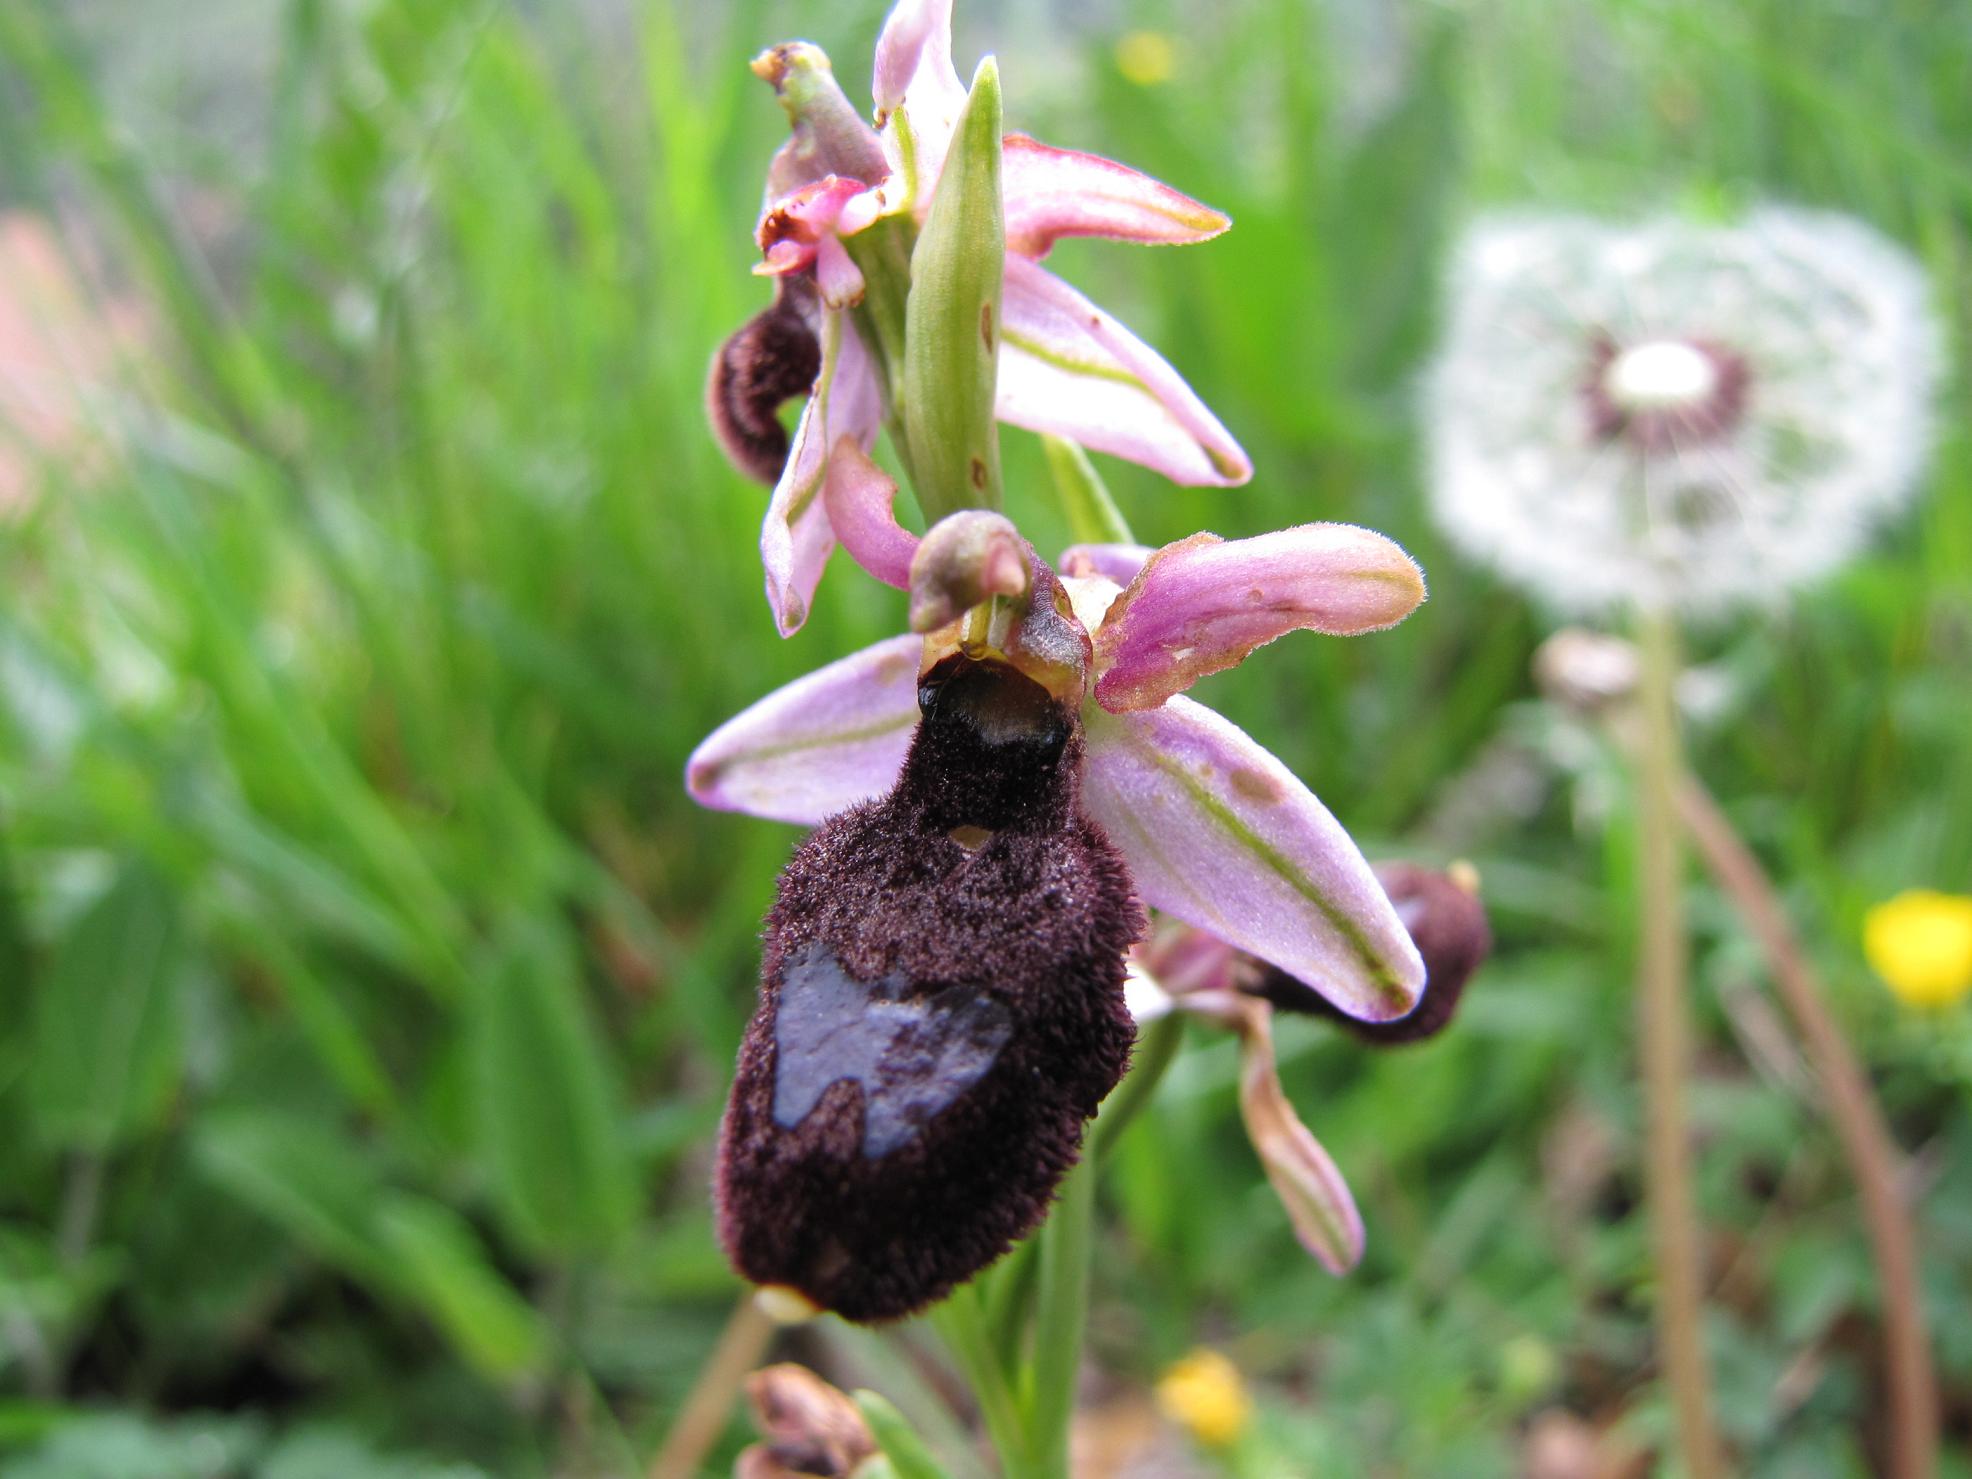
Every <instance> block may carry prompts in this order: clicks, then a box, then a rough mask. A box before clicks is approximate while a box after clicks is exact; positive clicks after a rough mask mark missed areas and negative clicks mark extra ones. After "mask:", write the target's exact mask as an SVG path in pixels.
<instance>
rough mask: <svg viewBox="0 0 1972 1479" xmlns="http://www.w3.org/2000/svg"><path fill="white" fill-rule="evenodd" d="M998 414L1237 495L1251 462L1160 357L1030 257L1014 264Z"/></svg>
mask: <svg viewBox="0 0 1972 1479" xmlns="http://www.w3.org/2000/svg"><path fill="white" fill-rule="evenodd" d="M1001 321H1002V326H1001V335H1000V381H999V398H998V413H999V417H1000V419H1001V420H1002V421H1008V422H1011V423H1012V424H1013V425H1015V426H1024V427H1026V428H1027V429H1028V430H1029V431H1041V432H1053V433H1054V434H1055V435H1057V436H1064V437H1067V438H1069V439H1070V440H1071V441H1077V442H1080V443H1082V445H1083V446H1085V447H1089V448H1092V449H1094V450H1095V451H1099V452H1109V453H1112V454H1113V455H1115V456H1117V457H1127V458H1129V459H1130V460H1131V461H1132V462H1141V463H1142V464H1144V466H1146V467H1151V468H1155V469H1156V470H1157V471H1158V472H1161V473H1163V474H1164V476H1166V477H1167V478H1170V479H1171V480H1172V481H1173V482H1176V483H1183V484H1185V485H1187V486H1193V487H1207V486H1209V487H1230V486H1232V485H1234V484H1237V483H1243V482H1245V481H1246V480H1247V479H1248V478H1250V477H1252V476H1253V464H1252V463H1251V462H1250V461H1248V460H1247V456H1246V453H1245V452H1244V451H1243V450H1241V448H1240V445H1239V443H1238V442H1236V441H1234V440H1233V438H1232V433H1230V432H1228V431H1227V430H1226V429H1225V427H1224V426H1222V425H1221V424H1220V423H1219V418H1218V417H1216V416H1214V415H1213V414H1212V413H1211V412H1210V411H1209V410H1207V409H1206V406H1205V403H1204V402H1203V401H1201V400H1200V399H1199V398H1198V396H1197V395H1196V394H1195V393H1194V392H1193V391H1192V388H1191V387H1190V386H1189V385H1187V384H1185V382H1184V378H1183V377H1182V376H1181V375H1179V374H1178V372H1177V371H1176V370H1174V369H1172V368H1171V366H1170V365H1169V364H1167V363H1166V362H1165V360H1164V358H1163V356H1161V355H1159V354H1158V353H1157V351H1156V350H1154V349H1152V348H1151V347H1150V346H1149V345H1148V344H1146V343H1144V342H1143V340H1141V339H1139V338H1138V337H1137V336H1136V335H1135V334H1132V333H1131V332H1130V331H1129V330H1128V329H1126V328H1124V327H1123V326H1122V325H1121V324H1120V323H1118V322H1117V321H1116V320H1115V319H1113V318H1111V317H1110V316H1109V315H1108V314H1107V313H1104V312H1103V311H1102V310H1101V309H1100V308H1097V307H1096V306H1095V305H1094V304H1093V303H1091V302H1090V301H1089V300H1088V299H1087V298H1084V297H1083V296H1082V295H1081V294H1080V293H1078V292H1076V291H1075V289H1073V288H1071V287H1070V286H1069V285H1068V284H1067V283H1065V282H1063V281H1062V280H1061V279H1060V278H1058V277H1056V276H1054V274H1052V273H1050V272H1048V271H1047V270H1046V269H1044V268H1041V267H1038V266H1036V265H1035V264H1034V263H1032V262H1029V261H1028V260H1027V259H1026V258H1025V257H1020V256H1014V255H1011V254H1010V255H1009V256H1008V257H1007V264H1006V280H1005V288H1004V296H1003V299H1002V302H1001Z"/></svg>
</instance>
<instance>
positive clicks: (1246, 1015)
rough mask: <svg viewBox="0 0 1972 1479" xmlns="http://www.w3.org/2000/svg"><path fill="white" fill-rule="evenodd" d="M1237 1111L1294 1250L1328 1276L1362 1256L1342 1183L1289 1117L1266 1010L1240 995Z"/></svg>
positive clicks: (1351, 1201)
mask: <svg viewBox="0 0 1972 1479" xmlns="http://www.w3.org/2000/svg"><path fill="white" fill-rule="evenodd" d="M1239 1018H1240V1020H1239V1038H1240V1054H1239V1112H1240V1116H1241V1118H1243V1119H1244V1120H1245V1121H1246V1134H1247V1138H1248V1139H1250V1140H1251V1141H1252V1142H1253V1149H1254V1150H1255V1151H1257V1152H1258V1153H1259V1156H1260V1164H1261V1165H1262V1166H1264V1167H1266V1171H1267V1180H1269V1181H1271V1182H1272V1183H1273V1187H1274V1193H1275V1195H1277V1196H1278V1197H1279V1198H1280V1200H1281V1205H1282V1206H1284V1207H1285V1208H1286V1209H1287V1217H1288V1221H1290V1222H1291V1223H1293V1224H1294V1235H1295V1236H1296V1237H1297V1238H1299V1239H1300V1240H1301V1246H1302V1247H1304V1248H1306V1249H1307V1250H1308V1251H1309V1252H1310V1253H1312V1254H1314V1256H1315V1258H1316V1260H1317V1261H1318V1262H1319V1263H1320V1264H1321V1266H1322V1267H1323V1268H1325V1269H1327V1270H1328V1271H1329V1272H1330V1273H1332V1274H1346V1273H1347V1272H1349V1270H1350V1269H1352V1268H1354V1267H1355V1266H1356V1264H1357V1262H1358V1261H1359V1260H1360V1259H1361V1258H1362V1256H1363V1219H1362V1214H1361V1213H1359V1212H1358V1211H1357V1210H1356V1199H1355V1198H1354V1197H1352V1196H1351V1195H1350V1194H1349V1184H1348V1182H1346V1181H1344V1180H1343V1179H1342V1172H1341V1171H1340V1170H1339V1169H1337V1167H1336V1164H1335V1162H1334V1161H1333V1160H1332V1159H1331V1158H1330V1157H1329V1154H1328V1152H1327V1151H1325V1150H1323V1149H1322V1146H1321V1142H1320V1141H1319V1140H1317V1139H1315V1137H1314V1136H1313V1135H1312V1134H1310V1133H1309V1132H1308V1127H1307V1126H1306V1125H1304V1124H1302V1123H1301V1119H1300V1117H1299V1116H1298V1115H1296V1114H1295V1112H1294V1106H1293V1105H1292V1104H1290V1103H1289V1102H1288V1099H1287V1095H1286V1094H1285V1093H1283V1092H1282V1090H1281V1086H1280V1074H1279V1072H1278V1071H1277V1070H1276V1068H1275V1066H1274V1035H1273V1009H1272V1008H1271V1007H1269V1006H1268V1005H1267V1004H1266V1003H1265V1002H1263V1001H1255V1000H1254V999H1253V998H1251V997H1241V998H1239Z"/></svg>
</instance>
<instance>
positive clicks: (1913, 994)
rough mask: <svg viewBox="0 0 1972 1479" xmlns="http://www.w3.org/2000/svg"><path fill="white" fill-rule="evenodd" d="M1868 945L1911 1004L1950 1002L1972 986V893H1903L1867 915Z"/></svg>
mask: <svg viewBox="0 0 1972 1479" xmlns="http://www.w3.org/2000/svg"><path fill="white" fill-rule="evenodd" d="M1862 948H1863V954H1865V955H1867V956H1868V957H1869V963H1870V966H1871V967H1872V968H1873V969H1874V970H1875V972H1876V974H1877V975H1879V976H1881V977H1882V978H1883V981H1884V984H1885V985H1887V986H1888V987H1889V988H1890V990H1891V991H1893V992H1895V993H1896V996H1897V999H1898V1000H1899V1001H1901V1002H1903V1003H1904V1004H1905V1005H1906V1006H1913V1007H1944V1006H1950V1005H1951V1004H1952V1003H1953V1002H1956V1001H1958V1000H1959V999H1960V998H1961V997H1963V996H1964V995H1965V993H1966V992H1967V991H1968V990H1972V898H1967V897H1966V896H1965V895H1963V894H1941V893H1938V892H1936V891H1934V890H1932V889H1921V888H1920V889H1910V890H1908V891H1906V892H1904V893H1900V894H1898V895H1897V896H1896V897H1895V898H1894V899H1890V900H1888V901H1887V902H1885V903H1881V904H1878V905H1877V906H1876V907H1875V908H1874V909H1871V910H1870V911H1869V913H1868V914H1867V915H1866V916H1865V917H1864V919H1863V924H1862Z"/></svg>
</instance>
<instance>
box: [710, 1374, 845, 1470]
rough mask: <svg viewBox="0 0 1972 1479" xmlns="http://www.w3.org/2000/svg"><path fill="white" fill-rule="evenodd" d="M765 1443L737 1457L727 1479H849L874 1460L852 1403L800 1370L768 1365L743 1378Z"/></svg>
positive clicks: (756, 1444)
mask: <svg viewBox="0 0 1972 1479" xmlns="http://www.w3.org/2000/svg"><path fill="white" fill-rule="evenodd" d="M746 1396H747V1400H748V1402H749V1403H751V1404H752V1407H753V1420H754V1423H755V1425H756V1426H757V1427H758V1428H759V1429H760V1431H761V1433H762V1434H763V1435H764V1436H765V1438H766V1440H767V1441H766V1442H764V1443H755V1444H754V1445H753V1446H752V1447H750V1448H748V1449H747V1450H746V1451H745V1452H743V1453H742V1454H740V1456H739V1461H738V1463H737V1464H736V1465H735V1466H734V1469H733V1479H851V1476H853V1475H855V1474H856V1473H857V1472H859V1471H860V1470H861V1469H862V1468H863V1466H864V1465H865V1464H867V1463H868V1462H869V1461H870V1460H871V1459H874V1458H876V1457H877V1445H876V1439H875V1437H874V1436H873V1435H872V1434H871V1433H870V1427H869V1424H868V1423H867V1422H865V1421H864V1420H863V1415H862V1413H861V1412H859V1411H857V1410H856V1404H855V1403H854V1402H853V1401H851V1400H850V1399H849V1398H848V1397H847V1396H845V1395H844V1394H843V1393H842V1392H839V1391H837V1390H836V1389H835V1388H834V1387H832V1386H830V1385H829V1384H828V1383H827V1382H825V1381H823V1380H822V1379H821V1378H820V1377H819V1376H817V1375H815V1373H814V1372H812V1371H810V1370H809V1369H808V1368H807V1367H805V1366H797V1365H796V1364H794V1363H793V1362H792V1361H785V1362H782V1363H781V1364H780V1365H778V1366H769V1367H766V1368H765V1369H763V1370H760V1371H756V1372H754V1373H753V1374H752V1375H751V1376H749V1377H748V1378H747V1379H746Z"/></svg>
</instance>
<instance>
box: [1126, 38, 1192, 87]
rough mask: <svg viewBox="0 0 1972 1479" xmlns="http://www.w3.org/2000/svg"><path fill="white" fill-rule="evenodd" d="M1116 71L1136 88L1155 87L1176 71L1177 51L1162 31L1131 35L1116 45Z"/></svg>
mask: <svg viewBox="0 0 1972 1479" xmlns="http://www.w3.org/2000/svg"><path fill="white" fill-rule="evenodd" d="M1116 70H1117V71H1119V72H1121V73H1122V74H1123V75H1124V77H1126V78H1127V79H1128V80H1130V81H1131V82H1134V83H1136V85H1137V86H1138V87H1155V86H1157V84H1158V83H1160V82H1169V81H1170V80H1171V76H1172V74H1173V73H1175V72H1176V71H1177V70H1178V48H1177V46H1176V45H1175V44H1174V43H1173V42H1172V40H1171V38H1170V37H1169V36H1166V35H1165V34H1164V33H1163V32H1162V31H1131V32H1129V33H1128V34H1127V35H1124V36H1123V37H1121V38H1120V39H1119V40H1118V41H1117V43H1116Z"/></svg>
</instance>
